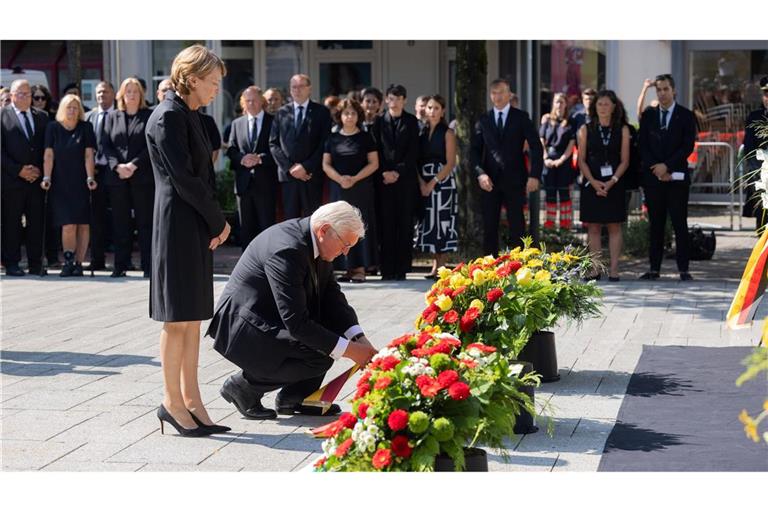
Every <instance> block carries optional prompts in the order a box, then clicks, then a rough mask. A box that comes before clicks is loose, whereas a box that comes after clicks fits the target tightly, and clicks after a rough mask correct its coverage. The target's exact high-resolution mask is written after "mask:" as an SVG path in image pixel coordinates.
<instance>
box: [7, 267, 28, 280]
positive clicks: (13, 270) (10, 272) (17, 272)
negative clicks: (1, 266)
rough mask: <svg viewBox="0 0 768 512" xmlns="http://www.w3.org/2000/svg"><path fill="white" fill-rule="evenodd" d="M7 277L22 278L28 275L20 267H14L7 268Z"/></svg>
mask: <svg viewBox="0 0 768 512" xmlns="http://www.w3.org/2000/svg"><path fill="white" fill-rule="evenodd" d="M5 275H6V276H13V277H22V276H24V275H26V273H25V272H24V271H23V270H21V268H19V266H18V265H14V266H12V267H6V268H5Z"/></svg>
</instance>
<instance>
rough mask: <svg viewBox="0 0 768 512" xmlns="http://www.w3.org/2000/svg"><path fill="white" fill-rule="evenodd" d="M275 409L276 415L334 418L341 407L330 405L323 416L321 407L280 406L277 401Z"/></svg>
mask: <svg viewBox="0 0 768 512" xmlns="http://www.w3.org/2000/svg"><path fill="white" fill-rule="evenodd" d="M275 407H276V408H277V413H278V414H283V415H287V416H290V415H293V414H303V415H305V416H336V415H337V414H339V413H340V412H341V407H339V406H338V405H337V404H332V405H331V406H330V407H329V408H328V410H327V411H326V412H325V414H323V408H322V407H317V406H314V405H302V404H293V405H291V404H281V403H280V402H279V401H277V400H275Z"/></svg>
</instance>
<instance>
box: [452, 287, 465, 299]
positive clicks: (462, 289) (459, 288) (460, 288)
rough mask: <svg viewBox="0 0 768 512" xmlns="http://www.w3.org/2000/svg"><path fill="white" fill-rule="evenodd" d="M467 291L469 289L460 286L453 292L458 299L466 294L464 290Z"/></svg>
mask: <svg viewBox="0 0 768 512" xmlns="http://www.w3.org/2000/svg"><path fill="white" fill-rule="evenodd" d="M466 289H467V287H466V286H459V287H458V288H456V289H455V290H454V291H453V296H454V297H456V296H457V295H461V294H462V293H464V290H466Z"/></svg>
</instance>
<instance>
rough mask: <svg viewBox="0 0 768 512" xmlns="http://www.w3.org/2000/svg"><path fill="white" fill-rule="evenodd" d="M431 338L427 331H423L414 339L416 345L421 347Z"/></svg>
mask: <svg viewBox="0 0 768 512" xmlns="http://www.w3.org/2000/svg"><path fill="white" fill-rule="evenodd" d="M431 339H432V335H431V334H430V333H428V332H423V333H421V334H419V339H418V340H416V346H417V347H419V348H421V347H423V346H424V344H425V343H426V342H428V341H429V340H431Z"/></svg>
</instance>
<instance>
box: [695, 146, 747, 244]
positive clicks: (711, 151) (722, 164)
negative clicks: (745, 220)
mask: <svg viewBox="0 0 768 512" xmlns="http://www.w3.org/2000/svg"><path fill="white" fill-rule="evenodd" d="M721 148H725V149H726V151H725V154H726V155H727V158H723V151H722V149H721ZM702 153H703V154H702ZM688 162H689V165H691V164H692V167H693V169H692V171H695V172H692V174H691V189H692V190H693V189H701V188H710V189H712V192H713V193H717V192H721V193H722V191H724V190H725V191H727V194H728V196H729V203H728V205H729V207H728V216H729V218H730V229H731V231H733V216H734V214H735V215H736V216H737V217H738V218H739V230H741V228H742V218H741V208H742V206H743V205H744V188H743V186H741V184H740V185H739V187H738V209H735V208H734V206H736V194H737V192H736V188H737V187H736V175H735V170H736V153H735V151H734V149H733V146H732V145H731V144H729V143H727V142H709V141H707V142H697V143H696V145H695V147H694V150H693V153H692V154H691V156H690V157H689V158H688ZM724 179H727V180H728V181H723V180H724ZM718 189H719V190H718Z"/></svg>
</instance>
